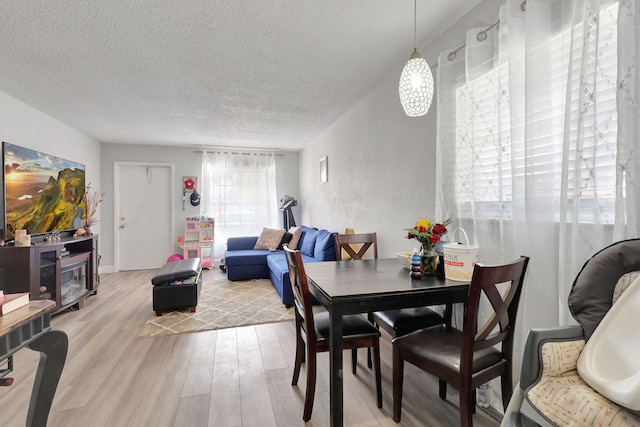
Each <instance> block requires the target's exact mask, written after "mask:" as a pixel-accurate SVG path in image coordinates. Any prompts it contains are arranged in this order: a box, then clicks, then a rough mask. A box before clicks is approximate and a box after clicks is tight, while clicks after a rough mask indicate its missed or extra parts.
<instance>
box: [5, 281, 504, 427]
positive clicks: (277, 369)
mask: <svg viewBox="0 0 640 427" xmlns="http://www.w3.org/2000/svg"><path fill="white" fill-rule="evenodd" d="M152 273H153V272H152V271H134V272H122V273H117V274H103V275H102V277H101V279H102V282H101V285H100V288H99V289H98V294H97V295H94V296H92V297H90V298H89V299H88V300H87V302H86V304H85V306H84V308H82V309H81V310H77V311H68V312H65V313H61V314H59V315H56V316H54V317H53V319H52V324H53V327H54V328H56V329H61V330H63V331H65V332H66V333H67V334H68V336H69V354H68V356H67V362H66V365H65V369H64V372H63V374H62V379H61V381H60V385H59V387H58V391H57V394H56V397H55V400H54V403H53V408H52V410H51V414H50V416H49V424H48V426H49V427H63V426H64V427H76V426H77V427H87V426H92V427H97V426H110V427H120V426H123V427H124V426H132V427H139V426H154V427H161V426H175V427H183V426H188V427H197V426H224V427H229V426H242V427H250V426H256V427H265V426H302V425H305V423H304V422H303V421H302V406H303V399H304V378H305V376H304V375H305V372H304V367H303V371H302V372H301V375H300V382H299V384H300V387H292V386H291V373H292V363H293V359H294V357H293V356H294V347H295V340H294V328H293V323H292V322H286V323H274V324H265V325H258V326H248V327H242V328H235V329H224V330H218V331H211V332H201V333H195V334H184V335H176V336H169V337H158V338H146V339H134V337H135V336H136V334H137V332H138V330H139V329H140V328H141V326H142V325H143V324H144V322H145V320H146V319H147V317H148V316H149V315H150V314H152V310H151V284H150V277H151V275H152ZM205 274H206V276H205V278H224V276H223V275H222V273H221V272H220V271H219V270H217V269H216V270H211V271H206V272H205ZM381 346H382V358H383V360H382V381H383V398H384V407H383V408H382V409H378V408H377V407H376V404H375V396H374V389H375V387H374V382H373V377H372V375H371V371H370V370H369V369H367V367H366V365H365V364H363V363H362V362H364V360H365V356H366V355H365V352H364V350H362V353H360V365H359V369H358V374H357V375H356V376H354V375H352V374H351V371H350V369H347V370H345V377H344V398H345V404H344V408H345V413H344V420H345V425H348V426H396V425H397V424H395V423H394V422H393V420H392V419H391V415H390V413H391V408H392V397H391V345H390V343H389V341H388V337H387V336H384V335H383V340H382V343H381ZM349 357H350V356H348V354H346V353H345V361H346V362H348V361H349V360H350V358H349ZM14 362H15V367H14V372H12V373H11V374H10V376H11V377H13V378H15V382H14V385H13V386H11V387H0V426H4V427H14V426H16V427H17V426H24V425H25V419H26V411H27V406H28V402H29V396H30V393H31V387H32V384H33V378H34V374H35V369H36V365H37V354H36V353H35V352H33V351H31V350H28V349H22V350H20V351H19V352H18V353H16V355H15V357H14ZM328 368H329V359H328V354H326V353H325V354H322V355H320V356H319V359H318V369H319V372H318V383H317V387H316V398H315V405H314V409H313V417H312V418H311V421H310V422H309V423H308V424H307V425H309V426H328V425H329V392H328V389H329V384H328V378H329V376H328ZM405 375H406V379H405V383H404V400H403V413H402V424H401V425H404V426H429V427H440V426H442V427H455V426H458V425H459V422H458V408H457V405H458V402H457V394H455V391H453V390H452V392H451V395H452V396H450V397H449V398H448V399H447V401H442V400H441V399H439V398H438V396H437V382H436V380H435V379H434V378H432V377H430V376H428V375H426V374H424V373H422V372H420V371H418V370H417V369H415V368H412V367H411V365H406V368H405ZM474 423H475V426H476V427H496V426H498V425H499V422H498V421H496V420H495V419H493V418H491V417H490V416H488V415H487V414H486V413H484V412H482V411H480V410H479V411H478V413H477V414H476V415H475V416H474Z"/></svg>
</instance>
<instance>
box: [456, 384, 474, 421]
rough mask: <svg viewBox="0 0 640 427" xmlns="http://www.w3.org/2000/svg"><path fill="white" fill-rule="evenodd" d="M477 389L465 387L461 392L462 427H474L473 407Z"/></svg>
mask: <svg viewBox="0 0 640 427" xmlns="http://www.w3.org/2000/svg"><path fill="white" fill-rule="evenodd" d="M474 396H475V389H473V388H466V387H463V390H460V427H473V407H474V406H475V405H474V403H473V401H474Z"/></svg>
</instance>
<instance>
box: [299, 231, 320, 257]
mask: <svg viewBox="0 0 640 427" xmlns="http://www.w3.org/2000/svg"><path fill="white" fill-rule="evenodd" d="M301 228H302V235H301V237H300V241H299V242H298V248H299V249H300V252H302V254H303V255H306V256H310V257H313V249H314V247H315V246H316V238H317V237H318V229H317V228H311V227H306V226H304V225H303V226H302V227H301Z"/></svg>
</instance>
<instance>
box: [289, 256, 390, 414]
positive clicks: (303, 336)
mask: <svg viewBox="0 0 640 427" xmlns="http://www.w3.org/2000/svg"><path fill="white" fill-rule="evenodd" d="M284 250H285V255H286V257H287V265H288V267H289V279H290V280H291V289H292V291H293V303H294V304H293V305H294V307H295V319H296V359H295V364H294V367H293V379H292V380H291V385H296V384H298V377H299V376H300V367H301V366H302V362H303V361H305V360H306V363H307V388H306V391H305V398H304V412H303V414H302V419H303V420H304V421H305V422H306V421H309V420H310V419H311V412H312V411H313V399H314V395H315V389H316V354H317V353H320V352H327V351H329V343H330V339H329V324H330V319H329V313H328V312H326V311H323V312H320V313H314V311H313V307H312V304H311V294H310V293H309V284H308V282H307V275H306V274H305V271H304V264H303V262H302V256H301V255H300V251H299V250H293V249H289V247H288V246H286V245H285V246H284ZM342 324H343V331H342V339H343V345H342V348H343V350H352V355H353V351H355V350H357V349H358V348H373V365H374V372H375V381H376V398H377V404H378V408H382V386H381V382H382V381H381V375H380V331H379V330H378V329H377V328H376V327H375V326H374V325H373V324H372V323H371V322H369V321H368V320H367V319H365V318H364V317H363V316H361V315H359V314H353V315H346V316H343V317H342ZM305 349H306V357H305ZM353 373H354V374H355V373H356V370H355V364H354V366H353Z"/></svg>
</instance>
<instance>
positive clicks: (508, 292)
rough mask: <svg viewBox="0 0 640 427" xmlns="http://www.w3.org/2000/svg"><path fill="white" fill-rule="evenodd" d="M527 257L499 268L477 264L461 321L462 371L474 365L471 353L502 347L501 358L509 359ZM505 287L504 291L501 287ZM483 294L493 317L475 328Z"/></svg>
mask: <svg viewBox="0 0 640 427" xmlns="http://www.w3.org/2000/svg"><path fill="white" fill-rule="evenodd" d="M528 263H529V258H528V257H525V256H522V257H520V258H519V259H518V260H515V261H513V262H510V263H507V264H502V265H482V264H476V266H475V268H474V270H473V276H472V278H471V285H470V286H469V296H468V298H467V307H466V313H465V318H464V329H463V343H462V352H461V357H460V366H461V371H462V370H463V367H464V366H466V367H470V366H471V365H472V363H473V352H474V351H478V350H482V349H485V348H489V347H493V346H494V345H496V344H502V355H503V357H505V358H508V360H510V359H511V356H512V352H513V334H514V328H515V322H516V315H517V313H518V305H519V301H520V294H521V292H522V284H523V282H524V275H525V272H526V270H527V265H528ZM502 284H506V287H505V289H502V290H501V288H502V287H503V286H504V285H502ZM482 294H484V295H485V296H486V297H487V300H488V301H489V303H490V305H491V308H492V309H493V314H492V315H491V316H489V319H488V320H487V321H486V322H485V324H484V325H482V326H479V325H478V313H479V308H480V299H481V296H482Z"/></svg>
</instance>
